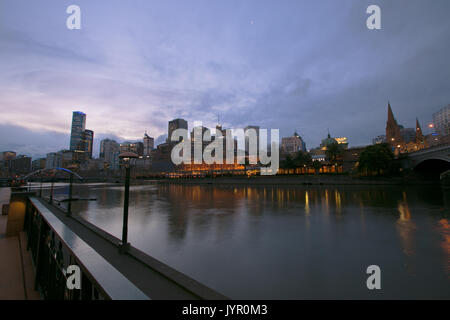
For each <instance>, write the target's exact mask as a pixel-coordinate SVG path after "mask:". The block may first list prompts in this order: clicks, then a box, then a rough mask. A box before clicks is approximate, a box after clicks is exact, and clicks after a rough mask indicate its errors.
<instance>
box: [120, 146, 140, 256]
mask: <svg viewBox="0 0 450 320" xmlns="http://www.w3.org/2000/svg"><path fill="white" fill-rule="evenodd" d="M137 157H138V155H137V154H135V153H134V152H123V153H121V154H120V155H119V158H120V159H121V160H122V164H123V166H124V167H125V194H124V201H123V228H122V243H121V246H120V252H121V253H124V252H126V251H127V250H128V248H129V246H130V244H129V243H128V201H129V195H130V167H131V159H134V158H137Z"/></svg>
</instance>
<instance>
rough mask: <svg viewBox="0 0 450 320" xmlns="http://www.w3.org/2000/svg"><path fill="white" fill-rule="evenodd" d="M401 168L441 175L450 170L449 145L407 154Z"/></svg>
mask: <svg viewBox="0 0 450 320" xmlns="http://www.w3.org/2000/svg"><path fill="white" fill-rule="evenodd" d="M403 167H405V168H411V169H414V170H416V171H428V172H436V173H442V172H444V171H446V170H449V169H450V144H445V145H439V146H434V147H431V148H427V149H422V150H419V151H416V152H411V153H409V154H408V158H407V159H406V160H405V161H404V163H403Z"/></svg>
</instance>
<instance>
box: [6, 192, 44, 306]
mask: <svg viewBox="0 0 450 320" xmlns="http://www.w3.org/2000/svg"><path fill="white" fill-rule="evenodd" d="M9 195H10V191H9V188H0V208H1V207H2V205H3V204H4V203H8V201H9ZM7 220H8V216H2V215H1V213H0V300H38V299H40V296H39V294H38V292H36V291H35V290H34V270H33V266H32V262H31V256H30V253H29V252H27V250H26V240H25V234H24V233H23V232H21V233H20V235H19V236H15V237H8V238H7V237H5V233H6V223H7Z"/></svg>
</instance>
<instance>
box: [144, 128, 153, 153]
mask: <svg viewBox="0 0 450 320" xmlns="http://www.w3.org/2000/svg"><path fill="white" fill-rule="evenodd" d="M154 146H155V139H154V138H152V137H150V136H148V134H147V132H145V134H144V153H143V155H144V157H149V156H150V154H151V152H152V150H153V148H154Z"/></svg>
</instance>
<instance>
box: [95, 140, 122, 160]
mask: <svg viewBox="0 0 450 320" xmlns="http://www.w3.org/2000/svg"><path fill="white" fill-rule="evenodd" d="M119 148H120V145H119V144H118V143H117V142H116V141H115V140H111V139H103V140H102V141H101V142H100V154H99V156H100V158H102V159H103V160H104V161H105V162H107V163H112V161H113V158H114V154H115V153H116V152H117V153H118V152H119Z"/></svg>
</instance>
